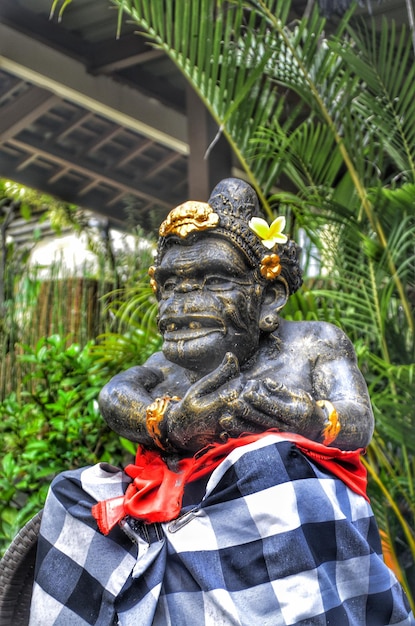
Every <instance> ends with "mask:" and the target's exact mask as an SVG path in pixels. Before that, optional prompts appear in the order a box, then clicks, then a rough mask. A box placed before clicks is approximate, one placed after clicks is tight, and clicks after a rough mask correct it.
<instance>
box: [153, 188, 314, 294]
mask: <svg viewBox="0 0 415 626" xmlns="http://www.w3.org/2000/svg"><path fill="white" fill-rule="evenodd" d="M281 219H282V218H279V220H281ZM277 221H278V220H276V222H277ZM261 222H262V223H263V224H264V225H265V227H266V228H267V229H268V227H267V225H266V223H265V221H263V220H261V219H260V211H259V203H258V197H257V195H256V193H255V191H254V190H253V188H252V187H251V186H250V185H249V184H248V183H246V182H245V181H243V180H240V179H239V178H226V179H224V180H222V181H221V182H220V183H219V184H218V185H216V187H215V188H214V190H213V191H212V194H211V196H210V198H209V201H208V202H207V203H206V202H193V201H189V202H185V203H184V204H181V205H180V206H178V207H176V208H175V209H173V210H172V211H171V212H170V213H169V215H168V216H167V218H166V219H165V220H164V222H163V223H162V224H161V226H160V230H159V235H160V237H159V240H158V246H157V258H156V266H157V265H158V264H159V263H160V261H161V259H162V257H163V254H164V252H165V250H166V248H167V246H168V245H169V241H171V240H177V238H179V239H190V240H191V239H192V238H193V237H195V236H198V235H199V234H200V233H201V232H202V231H208V232H209V231H211V232H212V234H214V235H215V236H219V237H223V238H224V239H227V240H229V241H231V242H232V244H233V245H234V246H235V247H236V248H237V249H238V250H239V251H240V252H241V253H242V254H243V255H244V256H245V257H246V259H247V260H248V263H249V265H250V266H251V267H253V268H255V269H257V270H258V276H259V277H262V278H263V279H264V280H275V279H276V278H277V277H278V276H280V277H281V278H283V279H284V280H285V282H286V283H287V286H288V289H289V293H290V294H293V293H295V292H296V291H297V289H298V288H299V287H300V286H301V283H302V278H301V276H302V273H301V269H300V265H299V254H300V251H301V250H300V248H299V246H297V244H296V243H295V242H294V241H292V240H287V238H286V237H285V236H283V235H281V234H280V232H279V229H276V232H277V234H276V237H275V240H274V239H273V238H272V237H271V238H268V239H267V238H264V236H261V235H262V233H261V230H262V229H263V226H262V224H261ZM274 224H275V222H274ZM271 229H272V226H271ZM258 233H259V234H258ZM271 234H272V233H271ZM278 240H279V241H278ZM152 273H154V268H151V270H150V275H152Z"/></svg>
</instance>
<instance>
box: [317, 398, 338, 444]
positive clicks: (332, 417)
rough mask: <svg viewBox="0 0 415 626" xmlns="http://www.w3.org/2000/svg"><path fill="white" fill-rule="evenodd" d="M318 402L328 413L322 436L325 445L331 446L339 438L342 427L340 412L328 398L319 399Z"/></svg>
mask: <svg viewBox="0 0 415 626" xmlns="http://www.w3.org/2000/svg"><path fill="white" fill-rule="evenodd" d="M316 404H317V406H319V407H320V408H322V409H323V411H324V412H325V413H326V415H327V420H326V422H325V423H324V428H323V432H322V437H323V445H324V446H329V445H330V444H331V443H333V441H334V440H335V439H336V438H337V436H338V434H339V432H340V429H341V424H340V420H339V414H338V413H337V411H336V409H335V407H334V406H333V405H332V403H331V402H329V401H328V400H317V402H316Z"/></svg>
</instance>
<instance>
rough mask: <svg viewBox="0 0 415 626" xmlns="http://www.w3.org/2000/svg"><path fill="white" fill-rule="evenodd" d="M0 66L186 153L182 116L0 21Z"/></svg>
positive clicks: (185, 132)
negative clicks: (91, 72)
mask: <svg viewBox="0 0 415 626" xmlns="http://www.w3.org/2000/svg"><path fill="white" fill-rule="evenodd" d="M0 68H2V69H4V70H5V71H8V72H10V73H11V74H14V75H15V76H19V77H20V78H23V79H24V80H27V81H29V82H31V83H33V84H35V85H37V86H39V87H43V88H44V89H47V90H49V91H51V92H52V93H55V94H57V95H58V96H60V97H62V98H64V99H68V100H70V101H72V102H74V103H76V104H78V105H80V106H82V107H84V108H86V109H88V110H92V111H94V112H95V113H98V114H100V115H103V116H104V117H106V118H108V119H110V120H113V121H114V122H116V123H117V124H119V125H120V126H125V127H127V128H130V129H132V130H135V131H136V132H139V133H141V134H143V135H145V136H146V137H149V138H150V139H152V140H154V141H156V142H158V143H162V144H163V145H166V146H168V147H169V148H171V149H173V150H176V151H177V152H179V153H180V154H188V152H189V146H188V143H187V127H186V118H185V116H184V115H183V114H180V113H179V112H177V111H174V110H173V109H171V108H168V107H166V106H165V105H163V104H161V103H160V102H157V101H155V100H154V98H149V97H145V96H143V94H141V93H140V92H139V91H138V89H133V88H131V87H129V86H127V85H123V84H119V83H117V82H116V81H114V80H112V79H111V78H110V77H108V76H91V75H90V74H88V72H87V71H86V69H85V67H84V66H83V65H82V64H81V63H79V62H78V61H75V60H74V59H71V58H69V57H68V56H67V55H65V54H63V53H61V52H57V51H56V50H53V49H52V48H50V47H48V46H46V45H44V44H41V43H39V42H37V41H34V40H33V39H32V38H31V37H29V36H26V35H22V34H21V33H19V32H17V31H16V30H13V29H11V28H10V27H8V26H5V25H4V24H1V23H0Z"/></svg>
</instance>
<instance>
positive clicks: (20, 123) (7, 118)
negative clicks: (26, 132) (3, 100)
mask: <svg viewBox="0 0 415 626" xmlns="http://www.w3.org/2000/svg"><path fill="white" fill-rule="evenodd" d="M58 100H59V98H58V97H57V96H55V95H54V94H53V93H50V91H46V89H41V88H40V87H30V88H29V89H27V91H25V92H24V93H22V94H21V95H20V96H19V97H18V98H16V99H13V100H12V101H11V102H9V103H8V104H7V105H5V106H4V107H3V108H2V109H1V116H0V141H3V142H4V141H7V140H8V139H10V138H11V137H14V136H15V135H17V134H18V133H19V132H20V131H21V130H23V129H24V128H26V127H27V126H29V124H31V123H32V122H33V121H34V120H36V119H37V118H38V117H39V116H40V115H42V113H45V112H46V111H48V110H49V109H50V108H51V107H52V106H53V105H54V104H55V103H56V102H57V101H58Z"/></svg>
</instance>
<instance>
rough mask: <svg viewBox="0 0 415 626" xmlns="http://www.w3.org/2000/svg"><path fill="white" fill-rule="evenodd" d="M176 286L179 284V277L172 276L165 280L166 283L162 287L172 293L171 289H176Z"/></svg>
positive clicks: (166, 291)
mask: <svg viewBox="0 0 415 626" xmlns="http://www.w3.org/2000/svg"><path fill="white" fill-rule="evenodd" d="M176 286H177V278H174V277H173V276H172V277H171V278H167V279H166V280H165V281H164V283H163V284H162V285H161V288H162V290H163V291H164V292H165V293H170V292H171V291H173V290H174V289H175V287H176Z"/></svg>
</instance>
